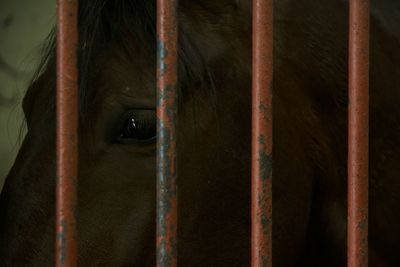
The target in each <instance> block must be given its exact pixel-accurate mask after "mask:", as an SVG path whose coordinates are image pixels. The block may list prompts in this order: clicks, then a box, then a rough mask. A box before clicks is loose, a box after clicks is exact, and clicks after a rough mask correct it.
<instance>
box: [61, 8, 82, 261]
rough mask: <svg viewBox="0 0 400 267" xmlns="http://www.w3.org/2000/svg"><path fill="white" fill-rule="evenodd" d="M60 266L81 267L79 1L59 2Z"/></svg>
mask: <svg viewBox="0 0 400 267" xmlns="http://www.w3.org/2000/svg"><path fill="white" fill-rule="evenodd" d="M57 15H58V22H57V96H56V104H57V116H56V118H57V130H56V135H57V137H56V140H57V141H56V142H57V145H56V147H57V188H56V266H57V267H64V266H66V267H74V266H77V233H76V183H77V175H78V69H77V62H78V61H77V47H78V0H58V2H57Z"/></svg>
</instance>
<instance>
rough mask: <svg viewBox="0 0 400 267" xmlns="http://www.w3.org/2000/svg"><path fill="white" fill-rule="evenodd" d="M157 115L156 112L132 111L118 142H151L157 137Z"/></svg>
mask: <svg viewBox="0 0 400 267" xmlns="http://www.w3.org/2000/svg"><path fill="white" fill-rule="evenodd" d="M156 134H157V133H156V113H155V111H154V110H133V111H130V112H129V113H128V114H127V116H126V119H125V120H124V123H123V126H122V129H121V130H120V133H119V137H118V140H119V141H121V142H126V141H136V142H141V141H150V140H153V139H155V137H156Z"/></svg>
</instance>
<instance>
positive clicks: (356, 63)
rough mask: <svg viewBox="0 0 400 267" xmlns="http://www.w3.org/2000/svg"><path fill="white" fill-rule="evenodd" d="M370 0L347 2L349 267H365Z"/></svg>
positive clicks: (366, 255) (366, 250)
mask: <svg viewBox="0 0 400 267" xmlns="http://www.w3.org/2000/svg"><path fill="white" fill-rule="evenodd" d="M369 16H370V3H369V0H351V1H350V29H349V34H350V36H349V140H348V142H349V151H348V229H347V238H348V240H347V242H348V244H347V246H348V251H347V256H348V266H349V267H356V266H357V267H360V266H362V267H365V266H368V135H369V126H368V124H369V107H368V105H369Z"/></svg>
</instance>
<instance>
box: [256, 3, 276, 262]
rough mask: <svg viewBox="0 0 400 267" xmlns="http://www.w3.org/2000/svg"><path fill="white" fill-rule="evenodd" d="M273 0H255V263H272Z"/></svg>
mask: <svg viewBox="0 0 400 267" xmlns="http://www.w3.org/2000/svg"><path fill="white" fill-rule="evenodd" d="M272 81H273V0H253V91H252V94H253V100H252V114H253V115H252V129H253V130H252V210H251V214H252V231H251V266H252V267H265V266H272Z"/></svg>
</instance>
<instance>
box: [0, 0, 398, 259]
mask: <svg viewBox="0 0 400 267" xmlns="http://www.w3.org/2000/svg"><path fill="white" fill-rule="evenodd" d="M378 2H379V3H378ZM372 4H373V8H372V10H373V14H372V18H371V56H370V59H371V73H370V90H371V92H370V134H369V141H370V167H369V170H370V182H369V190H370V191H369V192H370V193H369V201H370V206H369V264H370V266H398V265H399V264H400V256H399V254H398V251H400V243H399V242H398V241H399V240H400V227H399V225H400V210H399V209H398V206H399V204H400V180H399V179H398V177H399V175H400V166H399V164H398V162H399V161H400V105H399V104H400V90H399V89H400V64H399V63H400V49H399V48H400V30H399V29H400V23H399V20H400V18H399V17H396V16H395V15H396V14H400V13H399V12H400V4H399V3H398V1H397V0H379V1H376V2H374V1H372ZM347 6H348V2H347V1H334V0H325V1H314V0H301V1H294V0H281V1H275V7H274V12H275V18H274V24H275V29H274V81H273V87H274V97H273V115H274V133H273V139H274V162H273V188H272V190H273V263H274V265H275V266H328V267H329V266H345V264H346V236H347V230H346V225H347V174H346V170H347V163H346V161H347V113H348V97H347V92H348V91H347V82H348V80H347V74H348V71H347V56H348V52H347V51H348V37H347V33H348V17H347V14H348V12H347V11H348V7H347ZM251 7H252V4H251V1H250V0H219V1H214V0H196V1H194V0H181V1H179V10H178V13H179V41H178V45H179V51H178V54H179V64H178V74H179V82H178V95H179V107H178V108H179V115H178V117H179V126H178V135H179V139H178V147H179V151H178V166H179V170H178V174H179V178H178V184H179V189H178V190H179V219H178V225H179V228H178V229H179V230H178V262H179V265H181V266H194V267H196V266H249V264H250V251H251V246H250V173H251V171H250V165H251V145H250V144H251V74H252V64H251V43H252V41H251V36H252V30H251V29H252V28H251V18H252V12H251ZM155 14H156V3H155V1H154V0H150V1H149V0H146V1H144V0H137V1H128V0H120V1H111V0H81V1H80V7H79V36H80V42H79V49H78V57H79V85H80V92H79V126H80V129H79V134H80V141H79V142H80V146H79V153H80V156H79V181H78V232H79V234H78V236H79V237H78V247H79V252H78V264H79V266H117V267H118V266H121V267H124V266H135V267H144V266H154V265H155V222H156V220H155V216H156V214H155V205H156V200H155V199H156V196H155V192H156V182H155V180H156V179H155V176H156V167H155V166H156V156H155V154H156V141H155V139H156V138H155V137H156V126H155V125H156V114H155V109H156V90H155V88H156V78H155V73H156V49H157V48H156V26H155V24H156V15H155ZM396 23H398V24H396ZM54 35H55V34H54V32H53V33H52V34H50V37H49V39H48V40H47V47H46V51H47V53H46V55H45V56H44V59H43V63H42V64H41V66H40V67H39V69H38V71H37V74H36V75H35V78H34V79H33V82H32V83H31V85H30V86H29V88H28V90H27V93H26V95H25V97H24V100H23V109H24V114H25V118H26V123H27V128H28V133H27V135H26V137H25V139H24V141H23V144H22V147H21V149H20V151H19V154H18V157H17V159H16V161H15V164H14V166H13V168H12V170H11V171H10V173H9V175H8V177H7V179H6V182H5V186H4V188H3V190H2V193H1V197H0V236H1V238H0V266H4V267H9V266H13V267H15V266H52V265H53V264H54V250H55V249H54V241H55V237H54V236H55V230H54V227H55V219H54V216H55V204H54V203H55V189H54V188H55V123H56V120H55V79H56V68H55V62H56V58H55V41H54Z"/></svg>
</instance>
